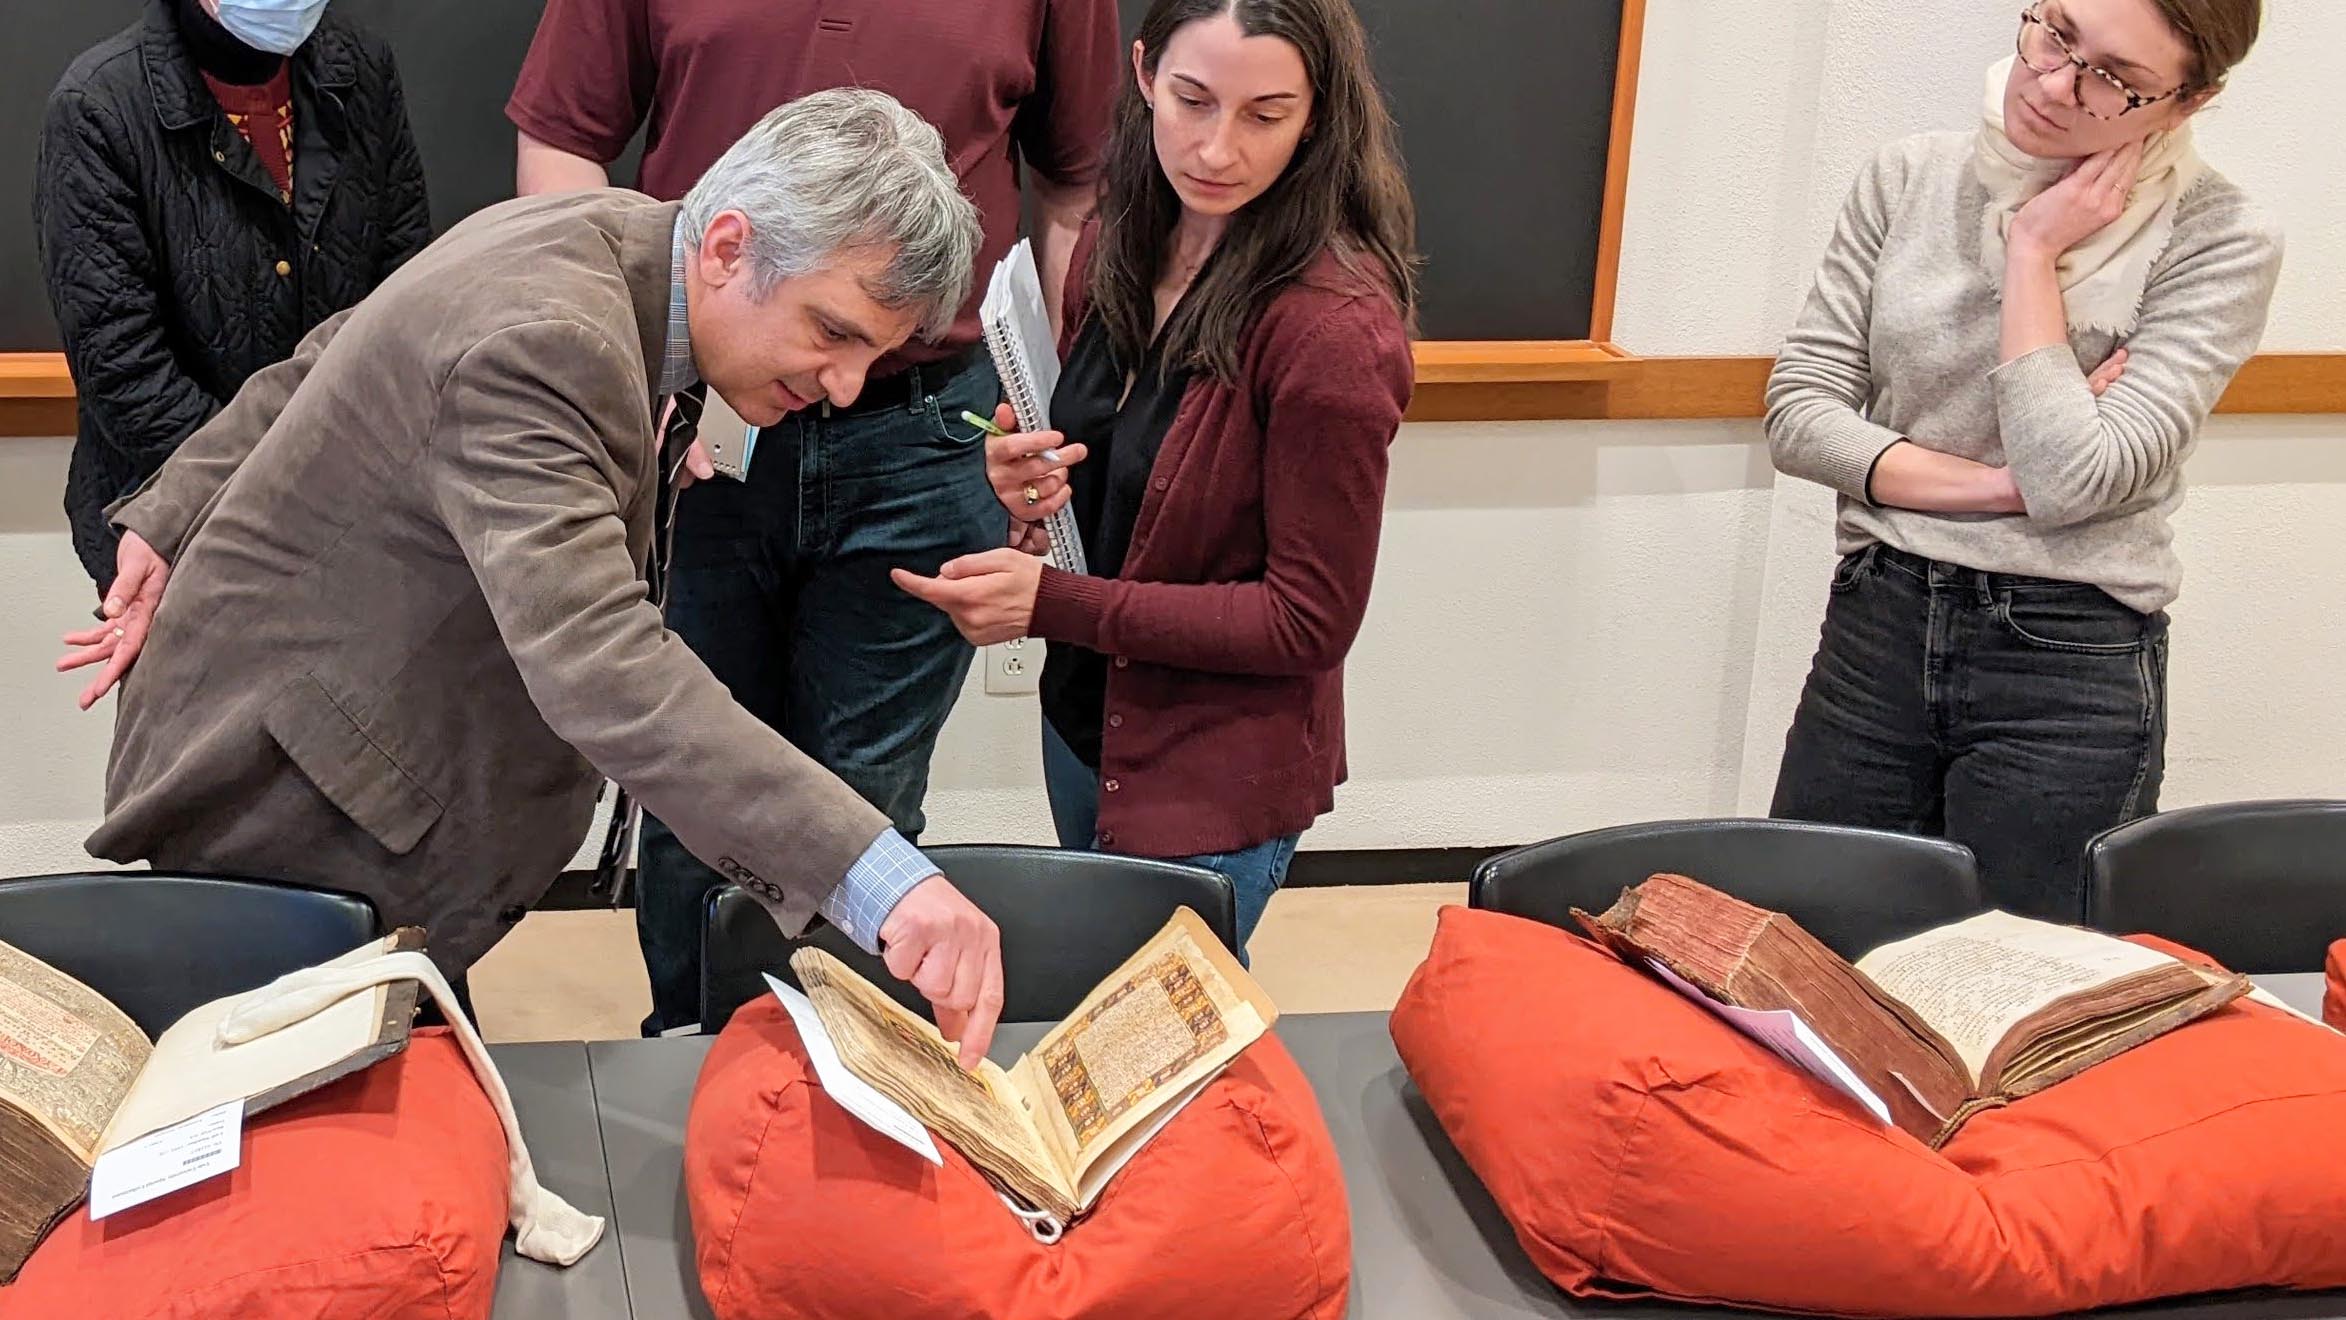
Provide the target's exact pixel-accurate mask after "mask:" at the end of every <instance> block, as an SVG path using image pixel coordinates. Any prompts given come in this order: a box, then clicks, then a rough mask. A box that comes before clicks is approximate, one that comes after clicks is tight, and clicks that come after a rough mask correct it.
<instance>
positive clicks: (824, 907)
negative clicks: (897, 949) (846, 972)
mask: <svg viewBox="0 0 2346 1320" xmlns="http://www.w3.org/2000/svg"><path fill="white" fill-rule="evenodd" d="M935 874H937V867H936V864H935V863H934V862H931V861H930V860H929V859H928V858H926V857H923V856H921V851H920V849H918V848H915V847H913V846H912V845H911V844H909V843H906V842H905V841H904V836H903V835H901V834H898V833H897V832H896V831H894V830H882V831H880V837H879V838H876V839H874V840H872V846H871V847H869V848H866V849H864V851H863V856H861V857H858V858H856V859H855V865H853V866H850V867H848V868H847V878H846V879H845V880H842V881H840V882H839V887H838V888H837V889H834V890H832V891H831V893H830V896H829V897H828V898H825V899H824V900H823V901H822V903H821V905H820V906H819V908H818V910H819V911H820V912H821V913H822V914H823V920H825V921H828V922H830V923H831V924H832V925H834V926H837V927H838V928H839V930H840V933H841V934H844V935H845V936H847V938H849V939H851V940H854V941H855V943H856V947H858V948H860V949H862V950H863V951H864V952H866V953H878V952H879V951H880V927H881V926H882V925H883V924H884V923H886V921H887V920H888V914H889V913H891V912H894V911H895V910H896V904H897V903H898V902H899V901H901V900H902V899H903V897H904V896H905V895H906V894H909V893H911V892H912V889H913V886H915V885H918V884H919V883H920V882H921V881H923V880H926V879H928V878H929V877H930V876H932V875H935Z"/></svg>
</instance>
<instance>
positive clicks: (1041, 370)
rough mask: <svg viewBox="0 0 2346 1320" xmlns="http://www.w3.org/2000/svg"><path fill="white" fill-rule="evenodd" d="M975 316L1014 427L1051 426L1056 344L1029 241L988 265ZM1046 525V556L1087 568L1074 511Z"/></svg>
mask: <svg viewBox="0 0 2346 1320" xmlns="http://www.w3.org/2000/svg"><path fill="white" fill-rule="evenodd" d="M978 320H979V322H980V324H982V325H983V326H984V327H985V334H986V349H987V351H988V352H990V353H992V354H993V356H994V371H995V373H996V374H997V375H999V376H1001V378H1002V391H1003V393H1005V394H1006V395H1008V396H1009V399H1010V410H1011V411H1012V412H1014V413H1016V414H1018V429H1019V430H1021V431H1047V430H1049V429H1051V395H1052V393H1053V392H1054V391H1056V390H1057V389H1058V388H1059V347H1058V342H1057V340H1056V339H1055V338H1054V337H1053V336H1052V334H1051V314H1050V312H1049V311H1047V310H1046V309H1045V307H1044V305H1043V280H1042V276H1041V275H1040V274H1039V273H1037V271H1036V270H1035V253H1034V245H1033V244H1031V243H1029V242H1028V241H1027V240H1025V239H1020V240H1019V242H1018V246H1016V247H1014V248H1012V249H1010V255H1008V256H1006V257H1004V258H1002V261H1001V263H1000V264H999V265H997V266H995V267H994V278H993V279H992V281H991V282H989V283H988V284H987V285H986V300H985V302H983V303H981V304H980V305H979V307H978ZM1046 525H1047V526H1048V527H1049V528H1050V529H1051V562H1052V563H1054V564H1057V565H1058V566H1059V567H1060V568H1062V569H1064V570H1066V571H1067V572H1070V573H1084V572H1089V571H1090V570H1089V569H1088V568H1087V567H1086V566H1085V564H1084V558H1083V538H1082V537H1081V536H1079V535H1078V534H1077V533H1076V530H1075V515H1074V514H1073V513H1072V512H1070V511H1069V510H1067V509H1066V508H1061V509H1060V510H1059V512H1057V513H1054V514H1052V515H1051V516H1050V518H1049V519H1048V520H1047V521H1046Z"/></svg>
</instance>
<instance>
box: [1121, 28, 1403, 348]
mask: <svg viewBox="0 0 2346 1320" xmlns="http://www.w3.org/2000/svg"><path fill="white" fill-rule="evenodd" d="M1222 14H1229V15H1231V16H1232V17H1233V18H1235V19H1236V20H1237V21H1238V26H1239V30H1240V31H1242V32H1244V33H1245V34H1246V35H1247V36H1250V37H1259V36H1273V37H1278V38H1280V39H1281V40H1284V41H1286V42H1287V43H1288V44H1289V45H1291V46H1293V47H1295V49H1296V51H1297V52H1298V53H1300V54H1301V55H1302V56H1303V67H1304V72H1305V73H1306V75H1307V76H1308V77H1309V78H1310V80H1311V89H1312V112H1311V127H1310V129H1309V130H1308V132H1309V136H1308V137H1307V138H1306V139H1305V140H1304V141H1303V142H1302V143H1300V144H1298V145H1297V147H1296V150H1295V158H1294V160H1292V161H1290V162H1289V163H1288V166H1287V169H1286V172H1285V173H1283V174H1281V175H1280V176H1279V179H1278V181H1277V182H1276V183H1273V184H1272V185H1271V186H1270V188H1269V189H1267V190H1265V191H1264V193H1263V195H1262V196H1260V197H1257V198H1255V199H1254V200H1253V201H1252V202H1249V203H1248V204H1247V205H1246V207H1245V208H1244V209H1242V210H1240V211H1239V212H1238V213H1237V214H1236V215H1233V216H1232V217H1231V218H1230V227H1229V229H1228V230H1227V231H1226V232H1225V233H1224V234H1223V236H1222V240H1221V243H1220V245H1219V246H1218V247H1217V248H1216V250H1215V253H1214V258H1213V260H1212V261H1211V262H1209V263H1208V264H1207V266H1206V268H1205V270H1204V271H1202V272H1201V273H1200V274H1199V275H1198V277H1197V283H1196V285H1195V286H1194V287H1193V288H1191V289H1190V291H1189V293H1188V295H1187V296H1186V297H1185V298H1184V299H1183V300H1182V303H1181V306H1180V308H1179V309H1178V310H1177V311H1176V312H1175V313H1174V314H1173V318H1172V320H1170V321H1169V322H1167V323H1166V326H1165V333H1164V341H1163V352H1164V359H1163V360H1164V362H1165V364H1166V365H1167V366H1169V367H1170V366H1176V365H1178V366H1182V367H1186V368H1189V369H1192V370H1202V371H1205V372H1208V373H1210V374H1212V375H1214V376H1217V377H1219V378H1221V379H1222V380H1225V381H1235V380H1237V379H1238V375H1239V365H1238V363H1239V350H1240V346H1241V344H1242V342H1243V340H1244V337H1245V335H1246V332H1247V330H1248V329H1249V328H1250V327H1251V326H1252V325H1253V324H1254V320H1255V318H1256V317H1257V316H1259V315H1260V314H1261V313H1262V310H1263V309H1264V308H1265V307H1267V306H1269V305H1270V302H1271V300H1272V299H1273V298H1274V297H1276V296H1277V295H1278V293H1279V291H1280V290H1281V289H1284V288H1285V287H1286V286H1287V285H1288V284H1290V283H1291V282H1293V281H1294V280H1295V279H1296V278H1297V277H1298V276H1300V275H1302V274H1303V273H1304V272H1305V271H1306V270H1308V269H1309V268H1310V267H1311V264H1312V262H1313V261H1314V260H1316V259H1317V258H1318V257H1319V255H1320V254H1321V253H1322V252H1324V251H1326V250H1328V249H1329V248H1331V247H1333V248H1334V249H1335V251H1336V253H1337V254H1338V256H1339V257H1340V258H1341V259H1342V260H1343V262H1344V264H1345V266H1346V267H1347V268H1348V269H1350V270H1352V271H1353V272H1354V273H1355V274H1360V275H1364V276H1365V275H1373V276H1374V277H1375V278H1376V279H1377V280H1378V281H1379V282H1380V283H1382V284H1383V285H1384V286H1385V287H1386V288H1387V289H1388V290H1389V291H1390V292H1391V294H1392V296H1393V301H1394V303H1395V305H1396V306H1398V307H1399V309H1400V311H1401V315H1402V317H1403V319H1404V320H1405V321H1411V322H1414V319H1415V316H1416V312H1417V210H1416V207H1415V205H1414V204H1413V203H1412V202H1411V201H1410V197H1409V182H1408V179H1407V177H1406V176H1405V175H1404V174H1403V173H1402V169H1401V151H1400V148H1399V146H1398V144H1397V143H1396V142H1395V133H1394V129H1393V117H1392V115H1391V114H1390V113H1389V112H1388V111H1387V110H1386V109H1385V102H1384V98H1383V97H1382V96H1380V95H1379V94H1378V92H1377V83H1376V77H1375V75H1374V73H1373V72H1372V71H1371V70H1370V68H1369V57H1368V38H1367V36H1366V34H1364V33H1363V32H1362V31H1361V27H1360V17H1359V15H1357V14H1355V13H1354V12H1353V10H1352V4H1351V0H1155V3H1153V4H1151V5H1150V6H1149V12H1148V16H1147V17H1146V18H1143V19H1142V20H1141V24H1140V44H1141V64H1142V67H1143V68H1144V69H1146V70H1147V73H1148V76H1149V77H1151V78H1154V77H1155V76H1156V70H1157V63H1158V61H1159V60H1161V59H1163V58H1164V55H1165V45H1166V43H1167V42H1169V41H1171V40H1172V39H1173V34H1174V33H1175V32H1178V31H1180V30H1181V28H1183V27H1184V26H1186V25H1188V24H1190V23H1193V22H1196V21H1198V20H1199V19H1209V18H1214V17H1217V16H1219V15H1222ZM1106 180H1107V182H1106V186H1105V188H1104V190H1103V191H1104V196H1103V197H1102V200H1101V204H1100V235H1099V240H1098V247H1097V249H1096V252H1095V254H1094V256H1093V260H1092V273H1091V291H1090V297H1091V306H1092V314H1093V315H1095V316H1098V317H1099V318H1100V320H1101V323H1102V326H1103V328H1104V329H1105V330H1106V331H1107V334H1108V342H1109V345H1110V347H1111V348H1113V349H1114V351H1115V354H1116V357H1117V359H1118V360H1119V361H1122V362H1127V363H1132V362H1138V361H1139V360H1140V359H1141V356H1142V355H1143V354H1144V353H1145V352H1147V349H1148V343H1149V331H1150V327H1151V325H1152V324H1154V322H1155V320H1156V283H1157V272H1158V267H1159V265H1160V264H1161V263H1162V262H1163V260H1164V257H1165V247H1166V244H1167V242H1168V241H1169V240H1170V238H1171V236H1172V233H1173V225H1174V222H1175V221H1176V220H1178V219H1179V218H1180V216H1181V199H1180V197H1179V196H1178V195H1177V194H1175V192H1174V191H1173V185H1172V183H1171V181H1169V180H1168V179H1166V177H1165V171H1164V169H1163V168H1162V167H1161V166H1160V165H1159V164H1158V163H1157V150H1156V143H1155V138H1154V133H1153V131H1152V125H1151V123H1150V111H1149V108H1148V106H1147V104H1146V102H1145V101H1144V100H1143V98H1142V97H1140V96H1126V97H1123V98H1120V99H1119V101H1118V103H1117V108H1116V124H1115V128H1114V131H1113V133H1112V134H1111V136H1110V139H1109V145H1108V161H1107V168H1106Z"/></svg>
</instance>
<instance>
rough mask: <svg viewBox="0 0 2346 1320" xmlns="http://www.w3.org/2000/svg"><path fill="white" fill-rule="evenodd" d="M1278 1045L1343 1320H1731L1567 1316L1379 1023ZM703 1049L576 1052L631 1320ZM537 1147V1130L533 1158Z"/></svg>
mask: <svg viewBox="0 0 2346 1320" xmlns="http://www.w3.org/2000/svg"><path fill="white" fill-rule="evenodd" d="M2259 980H2260V981H2261V982H2262V983H2263V984H2264V985H2265V986H2266V987H2267V988H2268V989H2271V990H2272V991H2273V992H2274V993H2276V994H2278V995H2280V996H2281V997H2282V998H2283V999H2285V1000H2287V1001H2289V1002H2290V1003H2292V1004H2293V1005H2295V1006H2297V1007H2299V1008H2305V1009H2309V1010H2310V1009H2313V1008H2314V1007H2315V1006H2317V1005H2318V1004H2319V1002H2320V998H2321V978H2320V977H2319V976H2318V975H2313V976H2288V977H2261V978H2259ZM1042 1030H1043V1029H1042V1028H1040V1027H1035V1026H1012V1027H1005V1028H1003V1030H1002V1032H1001V1033H1000V1036H999V1038H998V1039H997V1041H996V1042H995V1045H996V1048H995V1053H996V1055H997V1057H999V1058H1002V1059H1004V1061H1007V1060H1008V1059H1009V1058H1011V1057H1015V1056H1016V1055H1017V1053H1018V1052H1020V1051H1021V1050H1024V1049H1025V1048H1027V1047H1029V1046H1031V1045H1032V1044H1033V1043H1034V1042H1035V1041H1036V1040H1037V1039H1039V1038H1040V1036H1041V1034H1042ZM1278 1033H1279V1036H1280V1038H1281V1039H1282V1040H1283V1041H1285V1042H1286V1044H1287V1048H1288V1049H1289V1050H1290V1051H1291V1052H1293V1053H1294V1055H1295V1057H1296V1061H1297V1062H1298V1063H1299V1064H1300V1065H1301V1066H1302V1068H1303V1071H1304V1073H1305V1075H1306V1076H1308V1077H1309V1078H1310V1079H1311V1083H1312V1086H1313V1089H1314V1090H1315V1091H1316V1092H1317V1093H1318V1096H1319V1101H1320V1107H1321V1110H1322V1112H1323V1113H1324V1114H1325V1115H1326V1118H1327V1122H1328V1129H1329V1132H1330V1133H1331V1134H1332V1135H1333V1137H1334V1138H1335V1143H1336V1150H1337V1154H1338V1156H1339V1158H1340V1159H1341V1160H1342V1162H1343V1165H1344V1171H1345V1180H1346V1185H1347V1191H1348V1193H1349V1195H1350V1199H1351V1203H1352V1243H1353V1246H1352V1250H1353V1284H1352V1306H1351V1314H1352V1315H1353V1316H1355V1317H1360V1318H1361V1320H1384V1318H1386V1317H1391V1318H1392V1320H1402V1318H1403V1317H1407V1320H1468V1318H1470V1317H1471V1318H1473V1320H1482V1318H1484V1317H1514V1316H1598V1317H1617V1318H1619V1320H1631V1318H1632V1317H1662V1316H1668V1317H1685V1318H1689V1320H1691V1318H1694V1317H1722V1316H1731V1315H1736V1314H1739V1313H1737V1312H1732V1311H1723V1310H1719V1309H1716V1308H1707V1307H1689V1306H1679V1305H1673V1304H1669V1303H1659V1302H1657V1303H1588V1302H1577V1301H1574V1300H1572V1299H1571V1298H1568V1297H1566V1296H1564V1295H1563V1294H1562V1293H1560V1292H1558V1291H1557V1290H1556V1288H1555V1287H1554V1286H1553V1285H1551V1284H1550V1283H1549V1282H1548V1281H1547V1280H1546V1279H1545V1278H1544V1277H1542V1276H1541V1275H1540V1273H1539V1272H1538V1270H1536V1269H1535V1268H1534V1267H1533V1266H1532V1264H1531V1262H1530V1260H1529V1259H1528V1258H1527V1257H1526V1256H1525V1255H1524V1254H1523V1252H1522V1250H1521V1249H1520V1248H1519V1247H1518V1246H1517V1245H1516V1242H1515V1237H1514V1234H1513V1231H1512V1230H1510V1229H1509V1228H1508V1226H1507V1223H1506V1221H1505V1219H1504V1218H1502V1217H1501V1216H1500V1214H1499V1211H1498V1207H1497V1206H1496V1205H1495V1204H1494V1203H1493V1202H1492V1201H1491V1199H1490V1196H1489V1194H1488V1193H1486V1192H1485V1191H1484V1190H1483V1188H1482V1184H1481V1183H1480V1182H1478V1181H1477V1180H1476V1179H1475V1177H1474V1175H1473V1173H1472V1172H1471V1171H1470V1170H1468V1169H1467V1167H1466V1164H1465V1161H1464V1160H1463V1159H1461V1158H1460V1157H1459V1155H1458V1153H1457V1150H1456V1148H1455V1147H1453V1146H1452V1145H1451V1144H1450V1140H1449V1138H1448V1137H1447V1136H1445V1135H1444V1134H1443V1132H1442V1130H1441V1127H1440V1126H1439V1124H1437V1123H1436V1122H1435V1120H1434V1118H1433V1116H1432V1114H1431V1112H1430V1111H1429V1110H1428V1109H1427V1108H1426V1105H1425V1103H1424V1101H1423V1100H1422V1099H1421V1098H1420V1097H1419V1096H1418V1094H1417V1089H1416V1088H1415V1087H1414V1086H1413V1085H1411V1083H1410V1081H1409V1078H1408V1074H1407V1073H1406V1072H1405V1071H1403V1069H1402V1067H1401V1063H1400V1060H1399V1058H1398V1057H1397V1056H1396V1055H1395V1054H1394V1051H1393V1043H1392V1039H1391V1037H1390V1036H1389V1035H1388V1034H1387V1033H1386V1027H1385V1015H1384V1014H1382V1013H1337V1014H1297V1015H1291V1016H1288V1017H1285V1018H1282V1019H1281V1020H1280V1022H1279V1027H1278ZM708 1047H709V1039H708V1038H706V1037H681V1038H675V1039H669V1040H656V1041H602V1042H597V1043H594V1044H591V1045H588V1046H587V1047H586V1049H587V1054H588V1059H589V1064H590V1068H591V1070H592V1074H593V1083H594V1100H595V1108H596V1110H597V1112H598V1114H599V1116H600V1119H601V1125H602V1149H603V1152H604V1154H605V1155H606V1156H607V1157H608V1162H609V1167H610V1176H611V1199H612V1204H613V1206H614V1208H615V1213H616V1218H615V1220H614V1225H615V1227H616V1229H617V1237H618V1246H619V1253H620V1262H621V1272H622V1273H623V1275H624V1277H625V1281H626V1288H627V1296H628V1299H629V1301H630V1302H631V1303H632V1305H633V1308H634V1314H635V1315H636V1316H638V1317H644V1318H645V1320H651V1318H652V1317H660V1318H662V1320H665V1318H667V1317H683V1316H691V1317H707V1316H708V1315H709V1309H708V1304H707V1302H706V1301H705V1300H703V1299H702V1297H701V1295H700V1288H699V1285H698V1282H697V1278H696V1274H695V1271H694V1268H693V1259H692V1231H691V1222H690V1216H689V1214H688V1212H687V1210H686V1208H685V1204H684V1185H683V1142H684V1120H685V1113H686V1110H687V1109H688V1107H689V1105H690V1102H691V1098H692V1087H693V1081H694V1079H695V1078H696V1076H697V1075H698V1073H699V1070H700V1063H701V1059H702V1057H703V1056H704V1055H705V1054H706V1053H707V1052H708ZM500 1061H502V1058H501V1060H500ZM516 1089H517V1092H518V1089H519V1088H518V1087H517V1088H516ZM528 1121H529V1119H528V1116H527V1114H525V1115H524V1122H525V1123H527V1122H528ZM539 1141H540V1138H539V1136H538V1134H537V1132H536V1131H535V1130H534V1129H533V1130H532V1131H531V1150H532V1151H533V1152H534V1151H536V1150H538V1148H539ZM541 1158H543V1157H541ZM566 1190H567V1189H566ZM582 1204H583V1202H582ZM608 1245H609V1244H608V1243H606V1244H605V1246H608ZM597 1250H598V1252H600V1251H602V1250H603V1248H597ZM591 1261H592V1258H590V1261H589V1262H582V1263H581V1267H582V1268H583V1267H584V1266H585V1265H586V1264H588V1263H591ZM523 1264H527V1262H523ZM541 1268H542V1267H541ZM504 1297H505V1293H504V1289H503V1288H502V1287H500V1291H499V1307H498V1312H497V1314H498V1316H499V1317H500V1320H503V1318H504V1317H505V1316H506V1315H507V1310H506V1307H505V1304H504ZM577 1313H578V1314H585V1312H577ZM512 1314H513V1315H515V1316H521V1315H532V1314H536V1313H535V1312H527V1311H521V1310H515V1311H513V1312H512ZM597 1314H601V1313H597ZM2105 1314H2108V1315H2113V1316H2116V1315H2128V1316H2154V1315H2155V1316H2173V1317H2189V1318H2191V1320H2346V1293H2322V1294H2283V1295H2270V1296H2253V1297H2225V1298H2203V1299H2194V1300H2189V1301H2183V1302H2174V1303H2166V1304H2162V1305H2158V1306H2150V1307H2139V1308H2132V1309H2129V1310H2126V1311H2123V1312H2116V1311H2113V1312H2107V1313H2105Z"/></svg>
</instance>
